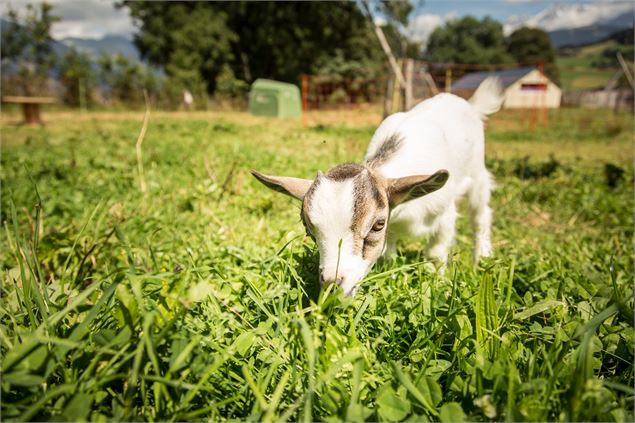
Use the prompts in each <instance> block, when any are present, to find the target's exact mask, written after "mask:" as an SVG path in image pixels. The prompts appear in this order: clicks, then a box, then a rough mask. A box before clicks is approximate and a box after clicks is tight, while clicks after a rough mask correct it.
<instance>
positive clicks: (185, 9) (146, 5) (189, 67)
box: [124, 1, 236, 93]
mask: <svg viewBox="0 0 635 423" xmlns="http://www.w3.org/2000/svg"><path fill="white" fill-rule="evenodd" d="M124 4H125V5H126V6H127V7H128V9H129V11H130V15H131V16H132V17H133V19H134V20H135V22H136V23H137V25H138V27H139V31H138V32H137V33H136V34H135V44H136V45H137V47H138V48H139V50H140V52H141V55H142V56H144V57H145V58H147V59H148V60H149V61H150V63H153V64H155V65H159V66H163V67H164V68H165V71H166V72H167V74H168V75H169V76H170V77H171V78H172V79H173V80H175V81H178V83H179V84H180V85H181V86H182V87H185V88H187V89H189V90H190V91H192V92H194V91H196V90H197V89H198V87H199V86H200V85H201V83H203V82H204V83H205V84H206V88H207V91H208V92H210V93H211V92H213V91H214V88H215V84H216V77H217V76H218V74H219V73H220V71H221V69H222V66H223V64H224V63H227V62H228V61H229V60H230V59H231V57H232V51H231V42H233V41H234V40H235V39H236V35H235V34H234V33H233V32H232V31H230V30H228V28H227V14H226V13H225V12H223V7H224V6H220V5H211V4H209V3H207V2H178V3H177V2H137V1H131V2H124Z"/></svg>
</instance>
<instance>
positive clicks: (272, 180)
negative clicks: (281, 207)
mask: <svg viewBox="0 0 635 423" xmlns="http://www.w3.org/2000/svg"><path fill="white" fill-rule="evenodd" d="M251 174H252V175H254V177H255V178H256V179H258V180H259V181H260V182H262V183H263V184H264V185H265V186H266V187H268V188H271V189H272V190H274V191H278V192H281V193H283V194H287V195H290V196H291V197H293V198H297V199H298V200H300V201H301V200H302V199H303V198H304V195H305V194H306V193H307V191H308V190H309V188H310V187H311V185H312V184H313V181H311V180H310V179H301V178H292V177H290V176H268V175H263V174H262V173H260V172H256V171H255V170H252V171H251Z"/></svg>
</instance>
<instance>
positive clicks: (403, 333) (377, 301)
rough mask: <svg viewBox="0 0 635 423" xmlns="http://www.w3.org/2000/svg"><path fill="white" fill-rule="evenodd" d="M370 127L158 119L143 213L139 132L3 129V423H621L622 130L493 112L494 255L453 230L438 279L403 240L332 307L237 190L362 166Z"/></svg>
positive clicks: (291, 237) (56, 121)
mask: <svg viewBox="0 0 635 423" xmlns="http://www.w3.org/2000/svg"><path fill="white" fill-rule="evenodd" d="M379 112H380V111H379V110H378V109H377V110H375V109H370V110H362V111H359V112H345V113H340V115H338V114H337V113H324V114H320V113H317V112H314V113H313V114H312V115H311V116H310V119H309V121H308V125H307V126H306V127H304V126H303V125H302V121H277V120H268V119H263V118H252V117H250V116H248V115H245V114H241V113H233V112H232V113H220V112H212V113H195V114H192V115H187V114H184V113H179V114H176V115H172V114H170V113H161V112H156V113H153V114H152V116H151V118H150V124H149V127H148V132H147V134H146V137H145V140H144V143H143V158H144V172H145V179H146V183H147V187H148V189H147V193H146V194H143V193H141V192H140V191H139V188H138V187H139V183H138V180H137V175H136V168H137V167H136V156H135V150H134V144H135V141H136V138H137V135H138V133H139V128H140V126H141V119H142V115H143V113H142V112H139V113H127V114H124V113H120V114H118V113H114V114H92V113H87V114H86V115H84V116H82V117H77V118H75V116H76V115H75V114H71V113H68V112H65V113H59V114H57V113H51V114H49V115H48V116H47V118H48V119H49V121H50V124H49V125H48V126H47V127H44V128H23V127H13V126H10V125H8V124H7V123H6V122H7V120H5V124H4V126H3V127H2V142H3V151H2V188H3V189H2V215H1V217H2V222H3V230H4V231H3V233H4V236H3V242H2V244H1V247H0V254H1V256H0V257H1V259H2V263H3V267H2V271H3V278H2V300H1V302H0V314H1V315H2V317H1V319H0V342H1V352H2V418H3V419H4V420H83V419H86V420H94V421H99V420H101V421H111V420H123V421H130V420H137V419H142V420H161V421H164V420H170V421H183V420H196V421H200V420H229V419H233V420H236V419H238V420H262V421H275V420H294V421H295V420H303V421H331V420H333V421H335V420H347V421H361V420H372V421H377V420H390V421H397V420H405V419H412V420H416V421H424V420H442V421H458V420H461V419H467V420H512V421H520V420H541V421H544V420H596V421H632V420H633V388H632V387H633V348H634V338H635V337H634V334H633V326H632V322H633V292H632V277H633V265H632V263H633V261H632V260H633V257H632V237H633V226H632V213H633V185H632V172H633V168H632V147H631V143H632V131H633V128H632V118H631V117H629V116H627V115H614V114H612V112H606V111H576V110H560V111H557V112H552V113H551V115H550V120H549V122H550V126H549V128H548V129H540V128H536V130H534V131H530V130H528V128H527V127H525V125H526V123H525V122H526V121H524V120H523V118H522V116H521V115H519V113H517V112H508V111H504V112H502V113H500V114H498V115H496V116H494V117H493V118H492V119H491V120H490V121H489V123H488V131H489V132H488V164H489V167H490V169H491V171H492V172H493V173H494V176H495V179H496V182H497V190H496V191H495V193H494V198H493V200H492V203H493V208H494V210H495V223H494V237H493V238H494V244H495V248H496V256H495V257H494V258H493V259H490V260H486V261H484V262H483V263H481V266H480V267H479V268H473V267H472V266H471V264H470V255H471V236H470V230H469V225H468V224H467V222H466V220H465V219H464V218H462V219H461V221H460V225H459V236H458V239H457V245H456V246H455V248H454V254H453V257H452V260H451V264H450V267H449V269H448V271H447V272H446V274H445V276H439V275H437V274H434V273H431V272H430V271H429V267H428V266H427V265H426V263H425V257H424V256H423V255H422V253H421V250H422V249H421V246H422V245H423V244H422V243H421V242H409V243H407V244H405V245H403V246H402V247H401V249H400V253H399V255H398V257H397V258H396V260H394V261H391V262H384V263H380V264H379V265H378V266H377V267H376V268H375V269H374V270H373V272H371V273H370V274H369V275H368V277H367V278H366V280H365V281H364V282H363V284H362V288H361V290H360V293H359V294H358V295H357V296H356V297H355V298H352V299H351V298H343V297H341V296H340V295H339V294H338V293H337V292H331V289H328V290H322V291H320V289H319V287H317V286H316V282H317V273H316V270H317V269H316V268H317V255H316V254H317V253H316V249H315V247H314V245H313V243H312V241H310V240H309V239H308V238H306V237H305V236H304V232H303V227H302V224H301V223H300V219H299V205H298V204H296V203H294V202H292V200H290V199H287V198H286V197H282V196H280V197H278V196H276V194H274V193H272V192H270V191H268V190H266V189H264V188H263V187H262V186H260V185H259V184H258V183H257V182H255V181H254V180H252V179H251V177H250V176H249V174H248V171H249V169H250V168H257V169H260V170H263V171H267V172H271V173H280V174H288V175H297V176H301V177H311V176H313V175H314V174H315V173H316V172H317V170H326V169H328V168H329V167H330V166H332V165H334V164H336V163H339V162H344V161H356V160H359V159H360V158H361V157H362V156H363V152H364V149H365V147H366V145H367V142H368V140H369V139H370V136H371V135H372V131H373V129H374V127H375V126H376V125H377V123H378V122H379V119H380V117H381V116H380V113H379ZM45 116H46V115H45ZM373 122H375V123H373ZM550 154H553V156H554V158H555V159H556V160H557V161H558V165H557V166H556V167H555V168H554V169H553V171H552V172H551V173H549V174H546V175H544V176H542V177H540V176H527V177H530V179H521V178H520V177H519V175H521V176H522V175H533V174H532V173H531V172H528V169H529V170H532V171H535V172H538V171H540V169H543V168H544V165H545V163H546V162H547V160H548V157H549V155H550ZM525 156H530V157H529V159H528V160H527V161H525V162H523V161H522V158H523V157H525ZM605 162H610V163H613V164H616V165H618V166H620V167H622V168H623V169H624V170H625V174H624V175H623V177H622V179H621V180H620V181H619V182H618V185H617V187H615V188H610V187H608V186H607V184H606V177H605V174H604V164H605ZM520 166H524V167H522V168H521V167H520ZM521 170H522V172H521ZM523 172H524V173H523ZM36 188H37V190H36Z"/></svg>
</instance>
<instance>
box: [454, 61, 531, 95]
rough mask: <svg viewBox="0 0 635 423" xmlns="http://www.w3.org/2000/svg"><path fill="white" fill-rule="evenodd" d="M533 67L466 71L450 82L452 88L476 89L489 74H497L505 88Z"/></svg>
mask: <svg viewBox="0 0 635 423" xmlns="http://www.w3.org/2000/svg"><path fill="white" fill-rule="evenodd" d="M534 69H536V68H535V67H531V66H530V67H524V68H516V69H504V70H499V71H483V72H473V73H468V74H467V75H465V76H464V77H463V78H461V79H459V80H458V81H456V82H455V83H453V84H452V90H455V89H456V90H471V89H476V88H477V87H478V86H479V85H480V83H481V82H483V81H484V80H485V78H487V77H489V76H497V77H498V78H500V81H501V84H503V88H507V87H509V86H510V85H512V84H513V83H514V82H516V81H518V80H519V79H520V78H522V77H523V76H525V75H527V74H528V73H529V72H531V71H533V70H534Z"/></svg>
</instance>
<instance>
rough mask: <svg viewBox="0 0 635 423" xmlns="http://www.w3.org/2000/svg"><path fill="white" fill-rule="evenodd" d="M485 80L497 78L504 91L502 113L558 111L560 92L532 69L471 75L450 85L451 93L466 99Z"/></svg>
mask: <svg viewBox="0 0 635 423" xmlns="http://www.w3.org/2000/svg"><path fill="white" fill-rule="evenodd" d="M489 76H496V77H498V78H500V81H501V83H502V84H503V88H504V89H505V101H504V103H503V108H505V109H521V108H522V109H532V108H543V107H546V108H558V107H560V100H561V98H562V91H561V90H560V88H559V87H558V86H557V85H556V84H554V83H553V82H552V81H551V80H550V79H549V78H548V77H547V76H545V75H544V74H543V73H542V72H540V71H539V70H538V69H536V68H535V67H525V68H516V69H505V70H499V71H485V72H474V73H469V74H467V75H465V76H464V77H463V78H461V79H459V80H458V81H456V82H455V83H453V84H452V92H453V93H454V94H457V95H460V96H461V97H464V98H469V97H470V96H471V95H472V94H473V93H474V91H475V90H476V88H477V87H478V86H479V84H480V83H481V82H483V80H484V79H485V78H487V77H489Z"/></svg>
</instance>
